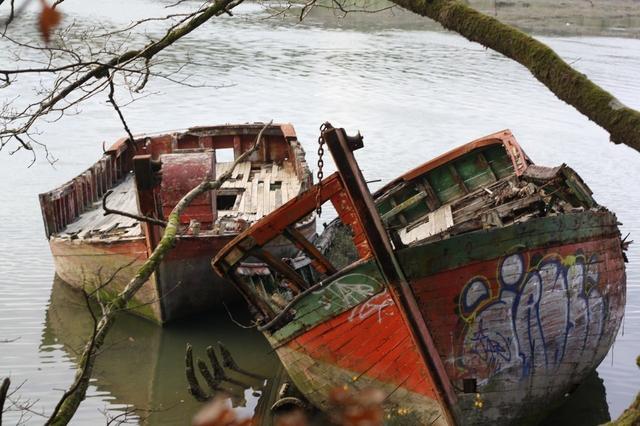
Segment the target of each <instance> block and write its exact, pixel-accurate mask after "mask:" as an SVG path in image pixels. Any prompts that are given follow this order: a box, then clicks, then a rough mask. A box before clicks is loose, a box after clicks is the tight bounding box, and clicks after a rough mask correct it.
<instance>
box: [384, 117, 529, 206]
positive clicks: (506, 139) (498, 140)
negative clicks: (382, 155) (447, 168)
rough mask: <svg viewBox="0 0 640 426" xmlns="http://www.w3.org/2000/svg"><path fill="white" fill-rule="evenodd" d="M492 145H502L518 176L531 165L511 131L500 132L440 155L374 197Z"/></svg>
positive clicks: (389, 184) (393, 182) (391, 182)
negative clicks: (522, 162)
mask: <svg viewBox="0 0 640 426" xmlns="http://www.w3.org/2000/svg"><path fill="white" fill-rule="evenodd" d="M492 145H502V146H503V147H504V148H505V150H506V152H507V155H508V156H509V159H510V160H511V162H512V164H513V167H514V172H515V174H516V175H517V176H520V175H521V174H522V173H523V172H524V170H525V169H526V168H527V166H528V165H529V164H530V163H531V160H530V159H529V156H528V155H527V154H526V153H525V152H524V150H523V149H522V147H521V146H520V144H519V143H518V142H517V141H516V138H515V136H514V135H513V133H512V132H511V130H509V129H504V130H500V131H499V132H495V133H492V134H490V135H487V136H483V137H481V138H478V139H475V140H472V141H471V142H467V143H465V144H463V145H460V146H457V147H456V148H453V149H451V150H449V151H447V152H445V153H443V154H440V155H438V156H437V157H435V158H433V159H431V160H429V161H427V162H425V163H422V164H421V165H419V166H416V167H414V168H413V169H411V170H409V171H408V172H405V173H403V174H402V175H400V176H398V177H397V178H395V179H393V180H391V181H389V182H388V183H387V184H385V185H384V186H382V187H381V188H380V189H378V190H377V191H375V192H374V193H373V194H372V195H373V197H374V199H377V198H379V197H381V196H382V195H383V194H384V193H385V192H388V191H390V190H392V189H393V187H394V186H396V185H398V184H399V183H401V182H409V181H411V180H413V179H415V178H417V177H419V176H421V175H424V174H425V173H428V172H430V171H432V170H434V169H436V168H438V167H440V166H443V165H445V164H447V163H450V162H452V161H454V160H455V159H457V158H460V157H461V156H463V155H465V154H468V153H470V152H471V151H473V150H476V149H478V148H484V147H488V146H492ZM509 147H512V148H513V149H514V150H515V152H512V151H511V150H510V149H509ZM516 156H518V157H522V159H523V160H524V161H525V164H523V165H518V162H517V160H516Z"/></svg>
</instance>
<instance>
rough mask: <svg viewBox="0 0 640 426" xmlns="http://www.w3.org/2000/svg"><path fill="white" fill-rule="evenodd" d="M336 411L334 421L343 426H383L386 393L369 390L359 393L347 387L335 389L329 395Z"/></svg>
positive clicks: (333, 413) (334, 411)
mask: <svg viewBox="0 0 640 426" xmlns="http://www.w3.org/2000/svg"><path fill="white" fill-rule="evenodd" d="M329 398H330V402H331V405H332V406H333V407H334V410H332V412H331V417H332V419H331V420H332V421H333V422H334V423H336V424H339V425H342V426H361V425H368V426H381V425H382V424H383V419H384V410H383V408H382V402H383V401H384V393H383V392H382V391H381V390H379V389H373V388H367V389H362V390H359V391H354V390H351V389H349V388H347V387H343V388H335V389H333V390H332V391H331V394H330V395H329Z"/></svg>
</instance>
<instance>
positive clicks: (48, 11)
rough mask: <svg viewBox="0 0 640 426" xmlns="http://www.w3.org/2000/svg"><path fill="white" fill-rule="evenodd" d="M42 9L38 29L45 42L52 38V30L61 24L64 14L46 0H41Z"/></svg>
mask: <svg viewBox="0 0 640 426" xmlns="http://www.w3.org/2000/svg"><path fill="white" fill-rule="evenodd" d="M40 3H41V4H42V11H41V12H40V17H39V18H38V29H39V30H40V34H41V35H42V38H43V39H44V42H45V43H47V44H48V43H49V40H51V32H52V31H53V30H54V29H55V28H56V27H57V26H58V24H60V20H61V19H62V14H61V13H60V12H58V11H57V10H56V9H54V8H53V7H51V6H49V4H47V2H46V1H45V0H40Z"/></svg>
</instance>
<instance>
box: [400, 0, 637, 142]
mask: <svg viewBox="0 0 640 426" xmlns="http://www.w3.org/2000/svg"><path fill="white" fill-rule="evenodd" d="M391 1H392V2H393V3H395V4H397V5H399V6H401V7H403V8H405V9H407V10H410V11H412V12H414V13H417V14H419V15H422V16H426V17H429V18H431V19H433V20H435V21H437V22H439V23H440V24H442V26H444V27H445V28H446V29H448V30H451V31H455V32H457V33H458V34H460V35H462V36H464V37H466V38H467V39H469V40H471V41H474V42H477V43H480V44H481V45H483V46H485V47H488V48H490V49H492V50H495V51H496V52H499V53H502V54H503V55H505V56H506V57H508V58H510V59H513V60H514V61H517V62H519V63H520V64H522V65H523V66H525V67H526V68H527V69H528V70H529V71H531V73H532V74H533V76H534V77H535V78H537V79H538V80H539V81H540V82H541V83H542V84H544V85H545V86H547V87H548V88H549V90H551V91H552V92H553V93H554V94H555V95H556V96H557V97H558V98H560V99H562V100H563V101H565V102H566V103H568V104H569V105H572V106H573V107H574V108H576V109H577V110H578V111H580V112H581V113H582V114H584V115H585V116H587V117H588V118H589V119H590V120H592V121H594V122H595V123H597V124H598V125H599V126H600V127H602V128H603V129H605V130H606V131H607V132H609V135H610V139H611V141H612V142H614V143H623V144H625V145H628V146H630V147H631V148H633V149H635V150H636V151H640V112H638V111H636V110H634V109H632V108H629V107H627V106H625V105H623V104H622V103H621V102H620V101H618V100H617V99H616V98H615V97H614V96H613V95H612V94H611V93H609V92H607V91H606V90H604V89H602V88H601V87H600V86H598V85H597V84H595V83H593V82H592V81H591V80H589V79H588V78H587V76H585V75H584V74H582V73H580V72H578V71H576V70H575V69H573V68H572V67H571V66H570V65H569V64H567V63H566V62H565V61H564V60H562V58H560V56H558V54H557V53H555V52H554V51H553V50H552V49H551V48H549V47H548V46H547V45H545V44H544V43H541V42H539V41H538V40H536V39H535V38H533V37H531V36H529V35H527V34H525V33H523V32H522V31H520V30H518V29H516V28H514V27H512V26H510V25H507V24H504V23H502V22H500V21H499V20H497V19H496V18H493V17H491V16H487V15H484V14H483V13H480V12H478V11H477V10H475V9H473V8H471V7H469V6H468V5H466V4H465V3H463V2H462V1H459V0H391Z"/></svg>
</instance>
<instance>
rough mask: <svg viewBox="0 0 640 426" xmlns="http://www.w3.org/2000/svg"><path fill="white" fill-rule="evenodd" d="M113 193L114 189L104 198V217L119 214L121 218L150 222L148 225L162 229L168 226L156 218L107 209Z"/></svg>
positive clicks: (105, 194)
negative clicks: (108, 198) (151, 224)
mask: <svg viewBox="0 0 640 426" xmlns="http://www.w3.org/2000/svg"><path fill="white" fill-rule="evenodd" d="M112 193H113V189H110V190H108V191H107V192H105V193H104V195H103V196H102V210H104V215H105V216H107V215H110V214H117V215H120V216H124V217H128V218H131V219H135V220H138V221H140V222H148V223H153V224H154V225H159V226H162V227H165V226H167V222H165V221H164V220H160V219H156V218H155V217H149V216H144V215H138V214H135V213H128V212H125V211H122V210H116V209H112V208H109V207H107V197H109V195H111V194H112Z"/></svg>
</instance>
